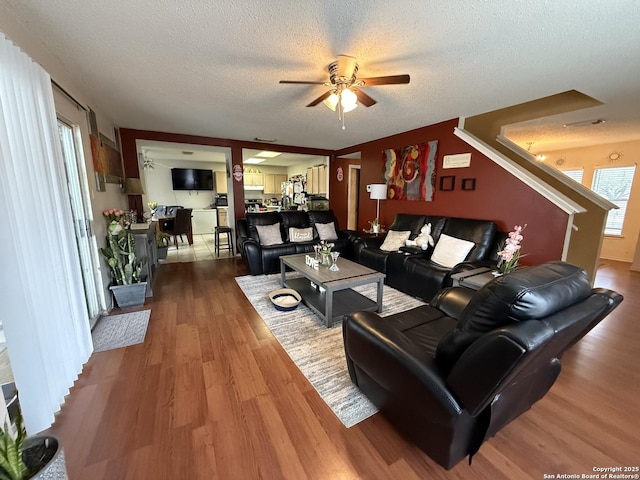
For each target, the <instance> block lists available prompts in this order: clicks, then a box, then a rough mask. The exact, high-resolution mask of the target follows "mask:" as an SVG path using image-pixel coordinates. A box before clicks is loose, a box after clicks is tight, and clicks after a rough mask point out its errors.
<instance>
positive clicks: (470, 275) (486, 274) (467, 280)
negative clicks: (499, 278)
mask: <svg viewBox="0 0 640 480" xmlns="http://www.w3.org/2000/svg"><path fill="white" fill-rule="evenodd" d="M494 278H496V277H495V275H494V274H493V273H491V269H490V268H487V267H480V268H475V269H473V270H467V271H466V272H461V273H454V274H453V275H451V280H452V281H453V286H454V287H466V288H470V289H472V290H480V289H481V288H482V287H483V286H484V285H486V284H487V283H489V282H490V281H491V280H493V279H494Z"/></svg>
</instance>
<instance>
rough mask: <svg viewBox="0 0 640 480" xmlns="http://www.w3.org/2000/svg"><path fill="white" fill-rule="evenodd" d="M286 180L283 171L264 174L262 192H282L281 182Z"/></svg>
mask: <svg viewBox="0 0 640 480" xmlns="http://www.w3.org/2000/svg"><path fill="white" fill-rule="evenodd" d="M286 181H287V175H286V174H284V173H265V174H264V193H265V194H268V195H280V194H281V193H282V182H286Z"/></svg>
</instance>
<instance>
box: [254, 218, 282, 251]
mask: <svg viewBox="0 0 640 480" xmlns="http://www.w3.org/2000/svg"><path fill="white" fill-rule="evenodd" d="M256 230H257V231H258V237H259V238H260V244H261V245H264V246H265V247H266V246H269V245H278V244H280V243H282V234H281V233H280V222H278V223H274V224H273V225H256Z"/></svg>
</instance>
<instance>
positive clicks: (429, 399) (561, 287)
mask: <svg viewBox="0 0 640 480" xmlns="http://www.w3.org/2000/svg"><path fill="white" fill-rule="evenodd" d="M621 301H622V296H621V295H620V294H618V293H616V292H614V291H611V290H607V289H601V288H595V289H592V288H591V286H590V282H589V278H588V277H587V274H586V272H585V271H584V270H582V269H580V268H579V267H576V266H574V265H570V264H568V263H563V262H551V263H547V264H543V265H539V266H535V267H528V268H520V269H518V270H516V271H515V272H513V273H511V274H509V275H505V276H502V277H498V278H496V279H495V280H493V281H492V282H490V283H488V284H486V285H485V286H484V287H483V288H481V289H480V290H479V291H477V292H474V291H473V290H469V289H466V288H462V287H450V288H447V289H444V290H442V291H440V292H439V293H438V294H437V295H436V296H435V297H434V298H433V300H432V302H431V305H425V306H422V307H418V308H415V309H412V310H409V311H406V312H402V313H398V314H395V315H391V316H388V317H385V318H381V317H380V316H378V315H377V314H376V313H373V312H356V313H353V314H351V315H347V316H346V317H345V320H344V322H343V333H344V345H345V352H346V357H347V364H348V368H349V374H350V376H351V379H352V381H353V382H354V383H355V384H356V385H357V386H358V387H359V388H360V390H362V391H363V392H364V393H365V395H367V397H369V399H371V401H372V402H373V403H374V404H376V405H377V406H378V407H379V408H380V410H381V412H382V414H383V415H384V416H385V417H387V418H388V419H389V420H390V421H391V422H392V423H393V424H394V425H395V426H396V428H398V430H400V431H401V432H402V433H403V434H404V435H406V436H407V437H409V438H410V439H411V440H412V441H414V442H415V443H416V444H417V445H418V447H419V448H420V449H422V450H423V451H424V452H425V453H426V454H427V455H429V456H430V457H431V458H433V459H434V460H435V461H436V462H438V463H439V464H440V465H442V466H443V467H445V468H447V469H450V468H452V467H453V466H454V465H455V464H457V463H458V462H459V461H460V460H462V459H463V458H464V457H466V456H467V455H473V454H474V453H475V452H477V450H478V449H479V448H480V446H481V445H482V443H483V442H484V441H486V440H487V439H489V438H490V437H492V436H493V435H495V434H496V433H497V432H498V431H499V430H500V429H502V428H503V427H504V426H505V425H507V424H508V423H509V422H510V421H512V420H513V419H515V418H516V417H518V416H519V415H520V414H522V413H523V412H525V411H526V410H528V409H529V408H530V407H531V406H532V405H533V404H534V403H535V402H536V401H538V400H539V399H541V398H542V397H543V396H544V395H545V394H546V392H547V391H548V390H549V389H550V388H551V386H552V385H553V383H554V382H555V380H556V378H557V377H558V375H559V373H560V368H561V365H560V359H561V357H562V354H563V353H564V352H565V351H566V350H567V349H568V348H569V347H571V346H572V345H573V344H574V343H575V342H577V341H578V340H579V339H580V338H582V337H583V336H584V335H585V334H587V333H588V332H589V331H590V330H591V329H592V328H593V327H594V326H596V325H597V324H598V322H600V321H601V320H602V319H603V318H604V317H606V316H607V315H608V314H609V313H610V312H611V311H612V310H613V309H614V308H616V307H617V305H618V304H619V303H620V302H621Z"/></svg>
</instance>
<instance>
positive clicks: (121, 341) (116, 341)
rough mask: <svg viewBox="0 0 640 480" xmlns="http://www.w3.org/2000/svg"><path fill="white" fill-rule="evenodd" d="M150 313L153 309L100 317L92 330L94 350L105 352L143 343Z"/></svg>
mask: <svg viewBox="0 0 640 480" xmlns="http://www.w3.org/2000/svg"><path fill="white" fill-rule="evenodd" d="M150 315H151V310H141V311H139V312H131V313H122V314H120V315H108V316H104V317H102V318H100V320H98V323H97V324H96V326H95V327H94V329H93V331H92V332H91V337H92V338H93V351H94V352H104V351H105V350H113V349H114V348H122V347H128V346H129V345H135V344H137V343H142V342H143V341H144V337H145V335H146V334H147V325H148V324H149V316H150Z"/></svg>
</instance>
